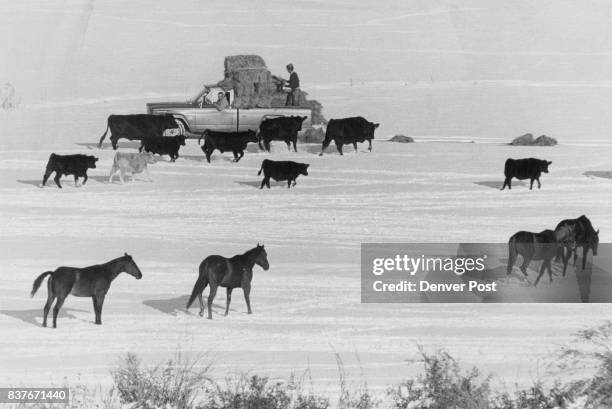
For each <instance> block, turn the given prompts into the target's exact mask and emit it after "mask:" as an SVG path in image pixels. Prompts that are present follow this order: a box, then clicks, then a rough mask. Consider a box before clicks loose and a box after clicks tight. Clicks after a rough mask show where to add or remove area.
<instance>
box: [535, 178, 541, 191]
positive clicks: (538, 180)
mask: <svg viewBox="0 0 612 409" xmlns="http://www.w3.org/2000/svg"><path fill="white" fill-rule="evenodd" d="M536 181H537V182H538V189H540V188H541V187H542V184H541V183H540V178H539V177H537V178H536Z"/></svg>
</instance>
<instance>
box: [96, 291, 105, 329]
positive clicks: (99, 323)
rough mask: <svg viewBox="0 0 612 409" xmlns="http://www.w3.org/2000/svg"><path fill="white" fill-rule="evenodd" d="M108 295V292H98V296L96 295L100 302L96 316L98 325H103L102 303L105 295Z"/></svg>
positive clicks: (98, 302)
mask: <svg viewBox="0 0 612 409" xmlns="http://www.w3.org/2000/svg"><path fill="white" fill-rule="evenodd" d="M105 296H106V294H98V296H96V301H97V304H98V311H97V314H96V315H97V316H96V324H97V325H102V305H104V297H105Z"/></svg>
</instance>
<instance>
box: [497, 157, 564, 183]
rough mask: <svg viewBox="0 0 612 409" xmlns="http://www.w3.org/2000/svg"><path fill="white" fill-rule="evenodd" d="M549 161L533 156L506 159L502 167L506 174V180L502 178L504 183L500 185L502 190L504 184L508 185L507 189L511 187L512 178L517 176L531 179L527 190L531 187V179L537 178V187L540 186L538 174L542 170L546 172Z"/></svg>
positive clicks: (520, 178) (521, 178)
mask: <svg viewBox="0 0 612 409" xmlns="http://www.w3.org/2000/svg"><path fill="white" fill-rule="evenodd" d="M551 163H552V162H550V161H545V160H541V159H535V158H527V159H507V160H506V166H505V167H504V175H505V176H506V180H504V185H503V186H502V188H501V190H504V189H505V188H506V185H507V186H508V189H512V185H511V181H512V178H517V179H519V180H523V179H531V184H530V185H529V190H531V189H533V181H534V180H537V181H538V189H539V188H540V187H541V186H542V184H541V183H540V175H541V174H542V172H544V173H548V165H550V164H551Z"/></svg>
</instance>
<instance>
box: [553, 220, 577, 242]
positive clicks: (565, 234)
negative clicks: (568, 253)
mask: <svg viewBox="0 0 612 409" xmlns="http://www.w3.org/2000/svg"><path fill="white" fill-rule="evenodd" d="M555 240H556V241H557V243H564V244H565V245H566V246H569V247H571V248H574V247H576V226H574V225H569V224H563V225H561V226H559V227H557V229H556V230H555Z"/></svg>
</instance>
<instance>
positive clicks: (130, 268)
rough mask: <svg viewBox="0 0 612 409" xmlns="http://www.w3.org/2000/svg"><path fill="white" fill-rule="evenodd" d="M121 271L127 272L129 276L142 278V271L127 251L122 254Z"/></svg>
mask: <svg viewBox="0 0 612 409" xmlns="http://www.w3.org/2000/svg"><path fill="white" fill-rule="evenodd" d="M123 271H125V272H126V273H128V274H129V275H131V276H134V277H136V279H137V280H140V279H141V278H142V272H141V271H140V269H139V268H138V266H137V265H136V262H135V261H134V259H133V258H132V256H130V255H129V254H128V253H125V255H124V256H123Z"/></svg>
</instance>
